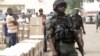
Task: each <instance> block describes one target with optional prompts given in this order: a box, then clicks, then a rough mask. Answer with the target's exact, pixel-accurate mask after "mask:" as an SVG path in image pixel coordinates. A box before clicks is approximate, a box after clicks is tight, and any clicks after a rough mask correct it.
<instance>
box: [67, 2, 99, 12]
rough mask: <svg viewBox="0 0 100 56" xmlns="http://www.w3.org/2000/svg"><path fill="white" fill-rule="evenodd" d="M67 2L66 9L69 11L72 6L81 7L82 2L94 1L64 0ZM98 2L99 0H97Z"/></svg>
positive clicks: (71, 9)
mask: <svg viewBox="0 0 100 56" xmlns="http://www.w3.org/2000/svg"><path fill="white" fill-rule="evenodd" d="M66 1H67V2H68V7H67V8H68V9H67V11H68V12H69V13H70V12H72V11H73V9H74V8H79V9H82V5H83V2H90V3H91V2H94V1H95V0H66ZM97 1H98V2H100V0H97Z"/></svg>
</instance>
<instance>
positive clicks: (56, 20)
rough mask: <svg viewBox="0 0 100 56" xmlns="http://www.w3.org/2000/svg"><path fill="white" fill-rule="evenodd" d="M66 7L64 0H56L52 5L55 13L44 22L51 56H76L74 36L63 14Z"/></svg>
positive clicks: (67, 18)
mask: <svg viewBox="0 0 100 56" xmlns="http://www.w3.org/2000/svg"><path fill="white" fill-rule="evenodd" d="M66 6H67V3H66V2H65V1H64V0H56V1H55V2H54V4H53V10H54V11H55V12H54V13H53V15H52V17H50V18H49V19H47V20H46V30H47V33H48V42H49V45H50V48H51V51H52V56H78V54H77V52H76V49H75V37H76V35H75V34H74V31H73V29H72V27H71V23H70V20H69V16H68V15H66V14H65V13H64V12H65V9H66Z"/></svg>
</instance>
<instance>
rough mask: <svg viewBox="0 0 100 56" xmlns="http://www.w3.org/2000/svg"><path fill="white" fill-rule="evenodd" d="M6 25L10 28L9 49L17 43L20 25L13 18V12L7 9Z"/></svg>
mask: <svg viewBox="0 0 100 56" xmlns="http://www.w3.org/2000/svg"><path fill="white" fill-rule="evenodd" d="M6 24H7V28H8V31H7V32H8V35H7V36H8V39H9V42H8V47H11V46H13V45H15V44H16V42H17V31H18V23H17V21H16V20H15V18H14V16H13V11H12V9H11V8H8V9H7V17H6Z"/></svg>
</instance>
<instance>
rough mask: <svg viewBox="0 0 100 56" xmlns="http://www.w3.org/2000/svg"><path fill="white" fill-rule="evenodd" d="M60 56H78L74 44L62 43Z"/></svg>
mask: <svg viewBox="0 0 100 56" xmlns="http://www.w3.org/2000/svg"><path fill="white" fill-rule="evenodd" d="M58 56H78V53H77V51H76V49H75V46H74V43H73V44H66V43H60V45H59V52H58Z"/></svg>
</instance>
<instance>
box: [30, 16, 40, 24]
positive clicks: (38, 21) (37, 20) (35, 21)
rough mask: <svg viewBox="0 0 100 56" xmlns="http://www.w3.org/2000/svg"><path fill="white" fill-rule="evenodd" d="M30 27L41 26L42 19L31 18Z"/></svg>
mask: <svg viewBox="0 0 100 56" xmlns="http://www.w3.org/2000/svg"><path fill="white" fill-rule="evenodd" d="M30 25H42V17H31V19H30Z"/></svg>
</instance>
